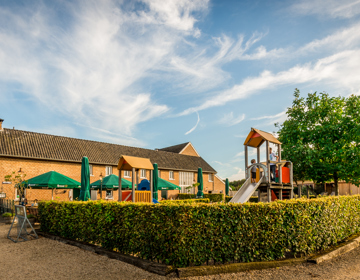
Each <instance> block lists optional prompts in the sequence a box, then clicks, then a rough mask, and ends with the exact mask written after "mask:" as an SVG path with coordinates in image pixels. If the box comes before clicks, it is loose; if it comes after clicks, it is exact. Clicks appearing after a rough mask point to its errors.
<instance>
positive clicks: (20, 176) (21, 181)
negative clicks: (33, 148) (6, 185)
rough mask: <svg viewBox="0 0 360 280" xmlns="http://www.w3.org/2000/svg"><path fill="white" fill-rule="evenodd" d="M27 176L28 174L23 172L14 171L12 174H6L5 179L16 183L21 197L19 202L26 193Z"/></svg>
mask: <svg viewBox="0 0 360 280" xmlns="http://www.w3.org/2000/svg"><path fill="white" fill-rule="evenodd" d="M20 171H21V169H20ZM25 178H26V174H25V173H22V172H12V173H11V174H9V175H5V176H4V180H5V181H6V182H12V183H14V184H15V188H17V190H18V195H19V198H20V199H19V204H20V202H21V198H22V196H23V195H24V193H25V183H26V181H25Z"/></svg>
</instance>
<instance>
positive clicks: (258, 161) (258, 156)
mask: <svg viewBox="0 0 360 280" xmlns="http://www.w3.org/2000/svg"><path fill="white" fill-rule="evenodd" d="M256 149H257V163H260V147H257V148H256Z"/></svg>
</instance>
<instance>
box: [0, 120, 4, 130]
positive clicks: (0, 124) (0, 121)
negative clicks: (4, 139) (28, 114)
mask: <svg viewBox="0 0 360 280" xmlns="http://www.w3.org/2000/svg"><path fill="white" fill-rule="evenodd" d="M3 121H4V120H3V119H0V131H3V130H4V129H3V127H2V123H3Z"/></svg>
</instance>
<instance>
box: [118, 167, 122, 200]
mask: <svg viewBox="0 0 360 280" xmlns="http://www.w3.org/2000/svg"><path fill="white" fill-rule="evenodd" d="M118 194H119V197H118V201H122V182H121V168H120V169H119V190H118Z"/></svg>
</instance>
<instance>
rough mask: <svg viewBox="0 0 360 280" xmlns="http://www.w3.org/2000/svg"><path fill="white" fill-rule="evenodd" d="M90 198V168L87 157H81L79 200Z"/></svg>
mask: <svg viewBox="0 0 360 280" xmlns="http://www.w3.org/2000/svg"><path fill="white" fill-rule="evenodd" d="M89 199H90V169H89V159H88V158H87V157H83V158H82V161H81V190H80V196H79V200H82V201H88V200H89Z"/></svg>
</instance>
